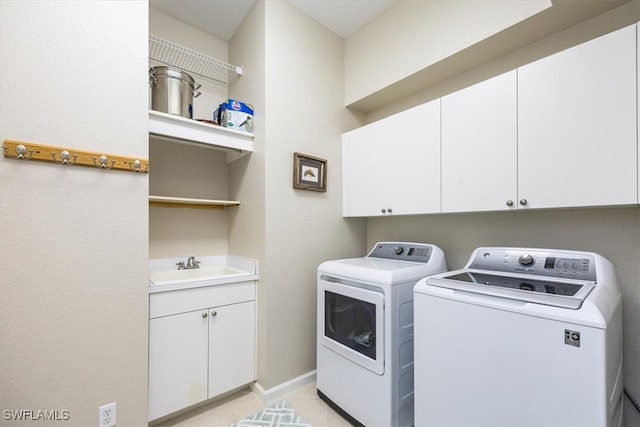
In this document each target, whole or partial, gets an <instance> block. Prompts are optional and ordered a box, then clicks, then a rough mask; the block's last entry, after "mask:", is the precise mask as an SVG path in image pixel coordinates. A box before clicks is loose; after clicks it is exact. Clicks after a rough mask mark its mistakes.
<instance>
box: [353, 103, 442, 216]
mask: <svg viewBox="0 0 640 427" xmlns="http://www.w3.org/2000/svg"><path fill="white" fill-rule="evenodd" d="M342 150H343V151H342V154H343V158H342V164H343V180H344V181H343V215H344V216H346V217H349V216H381V215H395V214H398V215H408V214H419V213H433V212H440V100H437V101H433V102H429V103H426V104H423V105H420V106H417V107H415V108H411V109H409V110H406V111H403V112H401V113H398V114H395V115H393V116H390V117H387V118H385V119H382V120H380V121H377V122H374V123H371V124H368V125H366V126H363V127H361V128H358V129H355V130H353V131H350V132H346V133H345V134H343V138H342Z"/></svg>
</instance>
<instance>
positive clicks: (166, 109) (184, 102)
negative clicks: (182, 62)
mask: <svg viewBox="0 0 640 427" xmlns="http://www.w3.org/2000/svg"><path fill="white" fill-rule="evenodd" d="M149 84H150V85H151V109H152V110H155V111H161V112H163V113H169V114H175V115H177V116H182V117H186V118H188V119H192V118H193V98H196V97H197V96H198V95H200V92H198V91H197V89H199V88H200V85H196V84H195V81H194V80H193V77H191V76H190V75H189V74H187V73H185V72H184V71H182V70H180V69H179V68H176V67H171V66H161V67H151V68H149Z"/></svg>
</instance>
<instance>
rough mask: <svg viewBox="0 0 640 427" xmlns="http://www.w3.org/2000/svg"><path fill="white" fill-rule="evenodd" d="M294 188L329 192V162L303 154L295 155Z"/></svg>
mask: <svg viewBox="0 0 640 427" xmlns="http://www.w3.org/2000/svg"><path fill="white" fill-rule="evenodd" d="M293 188H297V189H299V190H310V191H319V192H323V193H324V192H326V191H327V161H326V160H325V159H321V158H319V157H314V156H309V155H307V154H302V153H293Z"/></svg>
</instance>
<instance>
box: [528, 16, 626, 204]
mask: <svg viewBox="0 0 640 427" xmlns="http://www.w3.org/2000/svg"><path fill="white" fill-rule="evenodd" d="M636 49H637V48H636V29H635V26H633V25H632V26H629V27H626V28H622V29H620V30H618V31H614V32H612V33H609V34H606V35H604V36H602V37H599V38H597V39H594V40H591V41H588V42H586V43H583V44H581V45H578V46H575V47H573V48H570V49H567V50H565V51H562V52H559V53H557V54H554V55H551V56H548V57H546V58H543V59H541V60H539V61H536V62H533V63H531V64H528V65H525V66H523V67H521V68H519V69H518V193H519V198H520V199H521V200H526V202H525V203H524V204H523V205H522V206H518V208H556V207H579V206H605V205H625V204H636V203H637V202H638V191H637V186H638V178H637V164H636V162H637V154H636V151H637V137H636V126H637V117H638V116H637V112H636V108H637V102H636V94H637V90H636V53H637V50H636Z"/></svg>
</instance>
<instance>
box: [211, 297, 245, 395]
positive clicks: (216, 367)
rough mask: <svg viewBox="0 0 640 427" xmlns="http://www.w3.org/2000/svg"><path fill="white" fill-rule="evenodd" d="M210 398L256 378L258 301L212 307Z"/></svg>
mask: <svg viewBox="0 0 640 427" xmlns="http://www.w3.org/2000/svg"><path fill="white" fill-rule="evenodd" d="M209 318H210V328H209V397H214V396H217V395H219V394H221V393H224V392H227V391H229V390H232V389H234V388H236V387H240V386H242V385H245V384H248V383H250V382H252V381H254V380H255V379H256V371H255V342H256V332H255V331H256V317H255V301H248V302H243V303H239V304H231V305H225V306H222V307H215V308H212V309H210V310H209Z"/></svg>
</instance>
